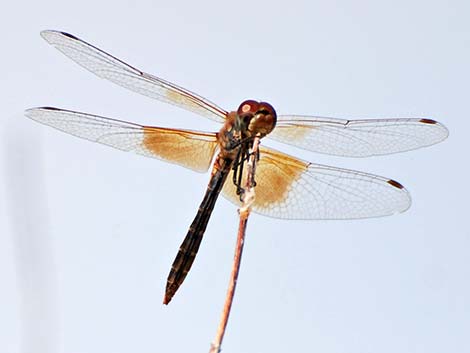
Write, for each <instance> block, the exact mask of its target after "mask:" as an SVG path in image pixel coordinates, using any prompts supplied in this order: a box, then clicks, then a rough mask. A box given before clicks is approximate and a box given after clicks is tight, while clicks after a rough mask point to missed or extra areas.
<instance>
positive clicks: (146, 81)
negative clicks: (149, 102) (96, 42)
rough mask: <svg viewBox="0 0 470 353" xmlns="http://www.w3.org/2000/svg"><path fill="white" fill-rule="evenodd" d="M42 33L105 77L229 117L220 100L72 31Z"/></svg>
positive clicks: (175, 102) (209, 114)
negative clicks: (138, 65)
mask: <svg viewBox="0 0 470 353" xmlns="http://www.w3.org/2000/svg"><path fill="white" fill-rule="evenodd" d="M41 36H42V37H43V38H44V39H45V40H46V41H47V42H48V43H50V44H52V45H53V46H55V47H56V48H57V49H58V50H60V51H61V52H62V53H64V54H65V55H66V56H68V57H69V58H70V59H72V60H73V61H75V62H76V63H77V64H79V65H81V66H83V67H84V68H85V69H87V70H89V71H91V72H92V73H94V74H95V75H97V76H99V77H101V78H105V79H108V80H109V81H112V82H114V83H116V84H118V85H120V86H122V87H125V88H127V89H130V90H131V91H134V92H137V93H140V94H143V95H145V96H148V97H151V98H154V99H157V100H160V101H163V102H165V103H170V104H173V105H176V106H178V107H180V108H183V109H186V110H190V111H192V112H195V113H197V114H200V115H202V116H205V117H207V118H209V119H212V120H215V121H218V122H223V121H224V120H225V116H226V114H227V112H226V111H225V110H224V109H222V108H220V107H218V106H217V105H216V104H214V103H212V102H210V101H208V100H207V99H205V98H203V97H201V96H199V95H197V94H195V93H192V92H190V91H188V90H186V89H184V88H182V87H179V86H177V85H175V84H173V83H171V82H168V81H165V80H163V79H161V78H158V77H156V76H153V75H150V74H147V73H145V72H142V71H140V70H138V69H136V68H134V67H132V66H130V65H128V64H126V63H125V62H123V61H121V60H119V59H117V58H115V57H113V56H112V55H110V54H107V53H105V52H104V51H102V50H101V49H98V48H96V47H94V46H93V45H91V44H88V43H86V42H85V41H83V40H81V39H79V38H77V37H75V36H73V35H71V34H68V33H65V32H59V31H42V32H41Z"/></svg>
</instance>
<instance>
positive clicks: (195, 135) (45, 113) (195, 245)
mask: <svg viewBox="0 0 470 353" xmlns="http://www.w3.org/2000/svg"><path fill="white" fill-rule="evenodd" d="M41 36H42V37H43V38H44V39H45V40H46V41H47V42H48V43H50V44H51V45H53V46H54V47H56V48H57V49H58V50H59V51H61V52H62V53H63V54H65V55H66V56H68V57H69V58H71V59H72V60H73V61H75V62H76V63H78V64H79V65H81V66H82V67H84V68H85V69H87V70H88V71H91V72H92V73H94V74H95V75H97V76H99V77H101V78H104V79H107V80H109V81H111V82H114V83H115V84H118V85H120V86H122V87H125V88H127V89H129V90H131V91H134V92H137V93H140V94H142V95H144V96H148V97H150V98H154V99H156V100H159V101H162V102H165V103H170V104H173V105H175V106H177V107H180V108H183V109H186V110H188V111H191V112H194V113H197V114H199V115H201V116H204V117H206V118H209V119H211V120H214V121H216V122H218V123H221V124H222V127H221V128H220V130H219V131H218V132H202V131H193V130H185V129H173V128H164V127H156V126H144V125H139V124H136V123H132V122H126V121H121V120H116V119H110V118H106V117H101V116H97V115H92V114H87V113H82V112H77V111H71V110H66V109H60V108H55V107H38V108H31V109H28V110H26V112H25V115H26V116H27V117H29V118H31V119H33V120H35V121H37V122H40V123H42V124H45V125H48V126H51V127H53V128H56V129H58V130H60V131H63V132H66V133H69V134H71V135H74V136H77V137H80V138H83V139H86V140H90V141H93V142H98V143H101V144H104V145H108V146H111V147H114V148H117V149H119V150H123V151H129V152H134V153H137V154H140V155H144V156H146V157H152V158H156V159H160V160H163V161H166V162H170V163H175V164H177V165H180V166H183V167H186V168H189V169H192V170H194V171H196V172H206V171H208V170H209V168H210V167H211V165H212V168H211V174H210V180H209V184H208V186H207V189H206V193H205V195H204V198H203V200H202V202H201V204H200V206H199V209H198V211H197V214H196V216H195V218H194V221H193V222H192V223H191V225H190V227H189V230H188V232H187V234H186V237H185V238H184V240H183V243H182V244H181V246H180V248H179V251H178V254H177V256H176V258H175V260H174V262H173V264H172V267H171V270H170V273H169V276H168V279H167V284H166V290H165V296H164V301H163V302H164V304H168V303H169V302H170V301H171V299H172V298H173V296H174V294H175V293H176V291H177V290H178V288H179V287H180V286H181V284H182V283H183V281H184V279H185V278H186V275H187V274H188V271H189V270H190V268H191V266H192V264H193V262H194V259H195V257H196V254H197V252H198V249H199V246H200V244H201V241H202V238H203V234H204V232H205V230H206V227H207V224H208V222H209V218H210V216H211V213H212V210H213V209H214V206H215V203H216V201H217V198H218V195H219V194H220V193H222V195H223V196H225V197H226V198H227V199H228V200H229V201H231V202H233V203H234V204H236V205H240V204H241V200H242V198H243V193H244V189H243V186H244V180H245V179H244V178H246V176H245V174H244V173H243V167H244V165H245V163H246V161H247V159H248V157H249V156H250V148H251V147H252V145H253V140H254V138H255V137H256V136H258V137H260V138H264V137H266V138H269V139H273V140H275V141H279V142H282V143H285V144H289V145H292V146H295V147H298V148H301V149H305V150H308V151H313V152H319V153H324V154H329V155H336V156H343V157H369V156H377V155H386V154H391V153H397V152H404V151H409V150H414V149H417V148H421V147H425V146H430V145H433V144H435V143H438V142H440V141H442V140H444V139H445V138H446V137H447V136H448V130H447V128H446V127H445V126H444V125H443V124H441V123H439V122H437V121H435V120H432V119H429V118H391V119H361V120H347V119H336V118H327V117H318V116H304V115H277V113H276V111H275V109H274V108H273V107H272V106H271V105H270V104H269V103H266V102H263V101H256V100H246V101H244V102H242V103H241V104H240V105H239V107H238V109H237V110H234V111H226V110H224V109H222V108H221V107H219V106H218V105H216V104H214V103H212V102H211V101H209V100H207V99H205V98H203V97H201V96H199V95H197V94H195V93H193V92H191V91H189V90H187V89H185V88H183V87H180V86H177V85H176V84H174V83H171V82H169V81H166V80H164V79H162V78H159V77H156V76H154V75H151V74H148V73H145V72H143V71H141V70H139V69H136V68H135V67H133V66H130V65H128V64H126V63H125V62H124V61H122V60H119V59H117V58H116V57H114V56H112V55H110V54H108V53H106V52H104V51H103V50H101V49H98V48H97V47H95V46H93V45H91V44H89V43H87V42H85V41H83V40H81V39H79V38H77V37H75V36H73V35H71V34H68V33H65V32H60V31H53V30H46V31H42V32H41ZM257 159H258V162H257V167H256V198H255V200H254V202H253V204H252V210H253V211H254V212H256V213H258V214H261V215H264V216H268V217H274V218H279V219H304V220H315V219H359V218H369V217H380V216H386V215H392V214H395V213H399V212H404V211H406V210H407V209H408V208H409V207H410V205H411V197H410V194H409V192H408V191H407V190H406V189H405V188H404V187H403V185H402V184H400V183H399V182H397V181H395V180H393V179H390V178H386V177H382V176H378V175H374V174H369V173H363V172H359V171H354V170H349V169H343V168H337V167H331V166H326V165H321V164H315V163H310V162H306V161H303V160H301V159H299V158H296V157H293V156H290V155H288V154H285V153H283V152H280V151H277V150H275V149H272V148H269V147H265V146H261V147H260V149H259V155H258V156H257Z"/></svg>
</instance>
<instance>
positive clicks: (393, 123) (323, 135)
mask: <svg viewBox="0 0 470 353" xmlns="http://www.w3.org/2000/svg"><path fill="white" fill-rule="evenodd" d="M448 134H449V132H448V130H447V128H446V127H445V126H444V125H442V124H440V123H438V122H436V121H434V120H431V119H419V118H418V119H413V118H409V119H408V118H401V119H368V120H367V119H366V120H343V119H333V118H322V117H312V116H297V115H291V116H287V115H285V116H279V117H278V122H277V126H276V128H275V129H274V131H273V132H272V133H271V134H270V135H269V137H270V138H272V139H274V140H277V141H280V142H284V143H287V144H290V145H293V146H296V147H300V148H303V149H306V150H309V151H314V152H320V153H326V154H331V155H337V156H344V157H369V156H374V155H383V154H390V153H396V152H403V151H409V150H414V149H417V148H421V147H425V146H429V145H433V144H435V143H438V142H440V141H442V140H444V139H445V138H446V137H447V136H448Z"/></svg>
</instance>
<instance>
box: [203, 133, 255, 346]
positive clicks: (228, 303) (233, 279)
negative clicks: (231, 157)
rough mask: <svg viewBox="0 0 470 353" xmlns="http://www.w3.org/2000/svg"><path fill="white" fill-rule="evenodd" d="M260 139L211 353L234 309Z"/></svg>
mask: <svg viewBox="0 0 470 353" xmlns="http://www.w3.org/2000/svg"><path fill="white" fill-rule="evenodd" d="M259 140H260V138H259V137H258V136H257V137H255V139H254V141H253V148H252V150H251V154H250V158H249V160H248V163H247V177H246V185H245V193H244V195H243V204H242V206H241V207H240V209H239V214H240V222H239V224H238V234H237V245H236V247H235V255H234V257H233V265H232V273H231V275H230V281H229V285H228V289H227V295H226V297H225V304H224V308H223V310H222V316H221V318H220V323H219V327H218V329H217V333H216V335H215V339H214V341H213V342H212V344H211V349H210V351H209V353H219V352H220V350H221V346H222V340H223V339H224V334H225V329H226V327H227V322H228V317H229V315H230V309H231V308H232V302H233V296H234V295H235V288H236V286H237V280H238V272H239V270H240V262H241V259H242V253H243V245H244V242H245V232H246V224H247V222H248V217H249V216H250V211H251V205H252V204H253V201H254V200H255V170H256V159H257V156H258V146H259Z"/></svg>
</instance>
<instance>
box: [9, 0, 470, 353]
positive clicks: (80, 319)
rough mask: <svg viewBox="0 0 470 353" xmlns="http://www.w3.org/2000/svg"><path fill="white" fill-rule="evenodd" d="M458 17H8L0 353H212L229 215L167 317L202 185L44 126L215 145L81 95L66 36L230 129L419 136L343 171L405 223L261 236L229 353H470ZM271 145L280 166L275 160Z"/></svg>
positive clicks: (250, 254) (35, 6) (250, 259)
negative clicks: (49, 35) (143, 129)
mask: <svg viewBox="0 0 470 353" xmlns="http://www.w3.org/2000/svg"><path fill="white" fill-rule="evenodd" d="M469 13H470V6H469V5H468V1H401V0H399V1H303V2H302V1H295V0H294V1H288V2H275V1H236V2H221V1H213V2H211V1H204V0H201V1H188V2H181V1H158V0H157V1H147V0H143V1H122V0H114V1H90V0H82V1H76V2H66V1H50V0H44V1H39V2H33V1H24V0H18V1H15V2H13V1H9V2H8V3H5V4H3V6H2V14H1V15H0V16H1V21H0V28H1V31H0V33H1V34H0V36H1V48H2V50H1V55H0V63H1V67H2V73H1V80H0V93H1V95H0V97H1V99H2V107H3V108H2V114H1V118H0V119H1V120H0V122H1V123H0V352H2V353H3V352H5V353H18V352H21V353H33V352H34V353H59V352H60V353H85V352H86V353H106V352H109V353H127V352H133V353H136V352H138V353H150V352H204V351H208V349H209V344H210V342H211V340H212V339H213V337H214V335H215V331H216V326H217V323H218V320H219V314H220V311H221V308H222V304H223V300H224V296H225V291H226V286H227V281H228V276H229V272H230V267H231V263H232V256H233V249H234V245H235V237H236V228H237V221H238V218H237V212H236V208H235V207H234V206H233V205H232V204H230V203H229V202H228V201H226V200H225V199H223V198H221V199H220V200H219V201H218V203H217V206H216V209H215V211H214V213H213V217H212V219H211V221H210V223H209V226H208V229H207V232H206V234H205V238H204V241H203V244H202V246H201V249H200V251H199V254H198V256H197V259H196V262H195V264H194V266H193V268H192V270H191V272H190V274H189V276H188V278H187V280H186V281H185V283H184V284H183V286H182V287H181V289H180V291H179V292H178V293H177V295H176V296H175V298H174V299H173V301H172V302H171V304H170V305H169V306H164V305H162V300H163V293H164V288H165V283H166V276H167V274H168V271H169V269H170V265H171V263H172V261H173V259H174V256H175V255H176V252H177V249H178V247H179V245H180V242H181V241H182V239H183V237H184V236H185V234H186V231H187V228H188V226H189V224H190V222H191V221H192V218H193V217H194V215H195V213H196V210H197V207H198V205H199V202H200V200H201V198H202V196H203V193H204V191H205V188H206V185H207V181H208V175H207V174H197V173H194V172H191V171H189V170H186V169H183V168H181V167H177V166H174V165H170V164H165V163H163V162H160V161H156V160H152V159H148V158H144V157H140V156H136V155H132V154H126V153H123V152H120V151H117V150H113V149H111V148H108V147H105V146H101V145H96V144H92V143H89V142H87V141H82V140H79V139H76V138H74V137H71V136H69V135H66V134H62V133H60V132H58V131H55V130H53V129H50V128H47V127H44V126H41V125H38V124H36V123H35V122H33V121H31V120H29V119H26V118H24V117H23V115H22V114H23V111H24V109H26V108H29V107H34V106H43V105H52V106H57V107H61V108H66V109H73V110H79V111H84V112H89V113H94V114H99V115H103V116H108V117H113V118H117V119H123V120H129V121H134V122H138V123H144V124H150V125H157V126H169V127H184V128H190V129H198V130H208V131H216V130H217V129H218V128H219V126H218V125H217V124H215V123H212V122H211V121H209V120H206V119H204V118H201V117H199V116H196V115H194V114H191V113H188V112H185V111H182V110H180V109H178V108H175V107H172V106H169V105H166V104H163V103H159V102H156V101H152V100H151V99H149V98H147V97H143V96H139V95H137V94H135V93H132V92H129V91H127V90H125V89H123V88H121V87H118V86H116V85H114V84H112V83H109V82H106V81H104V80H100V79H99V78H97V77H95V76H93V75H92V74H90V73H88V72H87V71H86V70H84V69H82V68H81V67H79V66H78V65H76V64H75V63H73V62H71V61H70V60H69V59H68V58H66V57H65V56H63V55H62V54H61V53H59V52H58V51H57V50H55V49H54V48H53V47H51V46H49V45H48V44H47V43H46V42H45V41H44V40H42V39H41V37H40V36H39V32H40V31H41V30H43V29H58V30H64V31H68V32H70V33H73V34H75V35H76V36H79V37H80V38H83V39H84V40H86V41H88V42H90V43H92V44H94V45H96V46H98V47H100V48H102V49H104V50H106V51H107V52H109V53H111V54H113V55H115V56H117V57H119V58H121V59H123V60H125V61H126V62H128V63H130V64H131V65H134V66H136V67H138V68H140V69H142V70H145V71H147V72H150V73H153V74H155V75H157V76H160V77H163V78H165V79H168V80H170V81H172V82H175V83H176V84H179V85H182V86H183V87H186V88H188V89H190V90H193V91H195V92H197V93H199V94H201V95H203V96H205V97H207V98H208V99H210V100H213V101H214V102H216V103H218V104H219V105H221V106H222V107H224V108H226V109H229V110H231V109H236V107H237V106H238V104H239V103H240V102H241V101H242V100H244V99H247V98H252V99H262V100H266V101H269V102H271V103H272V104H273V105H274V106H275V107H276V109H277V111H278V113H280V114H286V113H292V114H294V113H295V114H311V115H322V116H334V117H341V118H351V119H354V118H377V117H396V116H403V117H429V118H434V119H437V120H439V121H441V122H442V123H444V124H445V125H446V126H447V127H448V128H449V130H450V137H449V138H448V140H446V141H445V142H443V143H441V144H439V145H436V146H432V147H429V148H425V149H421V150H417V151H413V152H408V153H403V154H397V155H391V156H384V157H376V158H368V159H343V158H336V157H328V156H322V155H317V154H313V153H307V152H305V151H301V150H296V149H294V148H290V147H285V146H281V145H280V144H271V145H272V146H274V147H276V148H282V149H283V150H284V151H287V152H289V153H292V154H295V155H296V156H300V157H301V158H303V159H306V160H310V161H312V162H318V163H323V164H331V165H336V166H341V167H347V168H353V169H358V170H362V171H367V172H371V173H376V174H379V175H385V176H388V177H391V178H394V179H396V180H399V181H400V182H401V183H403V184H404V185H405V186H406V187H407V188H408V189H409V191H410V192H411V194H412V197H413V205H412V207H411V208H410V209H409V210H408V211H407V212H406V213H403V214H400V215H395V216H393V217H387V218H379V219H371V220H361V221H328V222H326V221H315V222H313V221H312V222H296V221H281V220H276V219H270V218H265V217H261V216H257V215H254V216H253V217H251V218H250V220H249V225H248V235H247V240H246V246H245V252H244V257H243V261H242V268H241V274H240V279H239V286H238V289H237V293H236V298H235V302H234V305H233V312H232V316H231V318H230V321H229V324H228V331H227V334H226V338H225V341H224V345H223V349H224V350H223V351H224V352H227V353H229V352H242V353H252V352H253V353H255V352H256V353H259V352H271V353H275V352H294V351H295V352H298V351H302V352H321V353H333V352H334V353H343V352H351V353H352V352H361V353H364V352H373V353H377V352H381V353H396V352H400V353H408V352H410V353H411V352H413V353H442V352H456V353H457V352H469V351H470V341H469V338H468V337H469V336H468V334H469V332H470V285H469V278H470V267H469V266H470V260H469V247H470V230H469V226H468V225H469V222H468V218H469V199H470V192H469V187H468V184H469V180H470V178H469V177H470V174H469V159H468V152H469V147H470V143H469V141H468V135H469V131H470V123H469V121H470V120H469V118H470V114H469V108H468V107H469V82H470V70H469V63H470V24H469V21H468V18H469ZM265 143H266V144H269V143H268V142H267V141H266V142H265Z"/></svg>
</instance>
